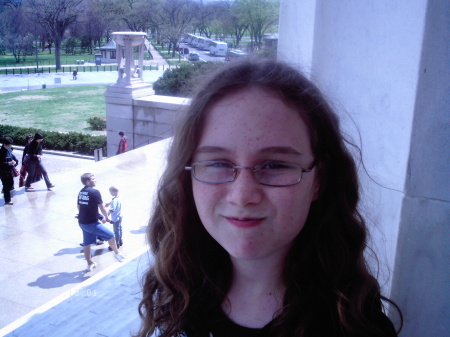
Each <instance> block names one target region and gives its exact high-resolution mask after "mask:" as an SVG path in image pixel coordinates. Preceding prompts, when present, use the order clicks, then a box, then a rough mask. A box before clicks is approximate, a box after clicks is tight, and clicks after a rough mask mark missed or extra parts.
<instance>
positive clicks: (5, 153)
mask: <svg viewBox="0 0 450 337" xmlns="http://www.w3.org/2000/svg"><path fill="white" fill-rule="evenodd" d="M12 151H13V149H12V148H10V149H9V150H7V149H6V147H4V146H3V145H2V147H1V148H0V176H1V177H2V178H8V177H12V175H11V165H9V164H8V163H9V162H10V161H12V160H15V161H16V164H15V165H14V166H17V164H18V160H17V158H16V156H15V155H14V154H13V153H12Z"/></svg>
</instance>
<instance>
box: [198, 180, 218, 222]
mask: <svg viewBox="0 0 450 337" xmlns="http://www.w3.org/2000/svg"><path fill="white" fill-rule="evenodd" d="M192 191H193V194H194V201H195V206H196V207H197V212H198V214H199V216H200V219H201V220H202V221H203V222H204V221H206V219H205V217H206V216H207V215H210V214H212V211H213V210H214V207H215V206H216V205H217V204H218V202H219V200H220V198H221V193H220V188H218V186H214V185H208V184H204V183H200V182H198V181H196V180H194V181H193V182H192Z"/></svg>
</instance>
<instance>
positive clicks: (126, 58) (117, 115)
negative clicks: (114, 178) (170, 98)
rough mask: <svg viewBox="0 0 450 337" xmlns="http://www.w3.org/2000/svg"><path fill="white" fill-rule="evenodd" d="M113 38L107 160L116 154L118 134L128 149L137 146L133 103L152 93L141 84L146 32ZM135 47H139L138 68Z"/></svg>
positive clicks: (121, 34)
mask: <svg viewBox="0 0 450 337" xmlns="http://www.w3.org/2000/svg"><path fill="white" fill-rule="evenodd" d="M112 35H113V39H114V42H115V43H116V55H117V68H118V71H117V75H118V76H117V82H116V83H115V84H113V85H109V86H108V88H107V89H106V92H105V101H106V128H107V149H108V157H111V156H113V155H115V153H116V151H117V147H118V144H119V140H120V137H119V135H118V133H119V132H120V131H123V132H124V133H125V136H126V137H127V138H128V150H132V149H134V148H135V147H137V146H139V144H136V143H135V137H134V133H135V132H134V131H135V128H134V117H135V116H134V114H133V106H134V100H135V99H136V98H140V97H145V96H150V95H153V94H154V91H153V89H152V86H151V85H150V84H148V83H145V82H144V81H143V78H144V77H143V69H144V42H145V38H146V33H144V32H115V33H113V34H112ZM135 48H138V60H137V65H136V60H135V59H134V49H135Z"/></svg>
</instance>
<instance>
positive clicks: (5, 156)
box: [0, 137, 18, 205]
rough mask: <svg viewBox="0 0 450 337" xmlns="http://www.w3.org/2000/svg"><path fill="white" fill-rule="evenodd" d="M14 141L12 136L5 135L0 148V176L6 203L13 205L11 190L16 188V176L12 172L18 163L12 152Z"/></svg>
mask: <svg viewBox="0 0 450 337" xmlns="http://www.w3.org/2000/svg"><path fill="white" fill-rule="evenodd" d="M12 143H13V140H12V138H10V137H5V138H4V139H3V144H2V147H1V149H0V178H1V180H2V184H3V195H4V197H5V205H13V202H12V201H11V190H12V189H13V188H14V176H13V174H12V172H11V167H16V166H17V163H18V160H17V158H16V157H15V156H14V154H13V153H12V150H13V149H12Z"/></svg>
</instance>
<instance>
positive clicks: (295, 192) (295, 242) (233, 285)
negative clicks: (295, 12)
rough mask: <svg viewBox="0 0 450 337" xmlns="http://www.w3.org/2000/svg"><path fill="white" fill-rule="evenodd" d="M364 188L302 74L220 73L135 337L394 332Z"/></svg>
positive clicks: (179, 161)
mask: <svg viewBox="0 0 450 337" xmlns="http://www.w3.org/2000/svg"><path fill="white" fill-rule="evenodd" d="M358 184H359V183H358V177H357V173H356V168H355V162H354V160H353V158H352V156H351V155H350V153H349V151H348V150H347V148H346V145H345V141H344V139H343V137H342V135H341V133H340V130H339V124H338V118H337V116H336V115H335V113H334V112H333V111H332V110H331V108H330V106H329V105H328V104H327V102H326V101H325V99H324V98H323V96H322V94H321V93H320V91H319V90H318V89H317V88H316V87H315V86H314V85H313V84H312V83H311V82H310V81H309V80H307V79H306V78H305V77H304V76H303V75H301V74H300V73H299V72H298V71H297V70H296V69H294V68H291V67H290V66H287V65H285V64H283V63H279V62H276V61H269V60H250V59H247V60H244V61H240V62H238V63H236V62H233V63H231V64H230V65H228V66H227V67H226V68H224V69H221V70H220V71H218V72H217V73H215V74H213V75H212V76H211V78H210V79H208V80H206V81H205V82H204V83H203V85H202V86H201V87H200V88H199V90H198V91H197V93H196V95H195V96H194V98H193V100H192V102H191V104H190V106H189V109H188V111H187V114H186V115H185V116H184V119H183V121H182V123H181V124H180V127H179V128H178V130H177V131H176V132H175V135H174V138H173V143H172V146H171V149H170V152H169V156H168V165H167V168H166V171H165V173H164V175H163V177H162V179H161V182H160V186H159V191H158V198H157V201H156V206H155V211H154V214H153V215H152V218H151V220H150V223H149V232H148V234H149V241H150V244H151V248H152V251H153V253H154V255H155V263H154V265H153V266H151V268H150V269H149V271H148V272H147V274H146V276H145V282H144V285H143V299H142V301H141V303H140V307H139V312H140V315H141V317H142V319H143V321H142V326H141V330H140V332H139V333H138V336H141V337H142V336H150V335H151V334H154V335H155V336H164V337H169V336H170V337H172V336H188V337H211V336H213V337H222V336H233V337H235V336H277V337H281V336H283V337H292V336H305V337H309V336H324V337H332V336H396V335H397V332H396V331H395V329H394V326H393V324H392V323H391V321H390V319H389V318H388V317H387V316H386V314H385V312H384V306H383V301H384V302H386V301H387V302H390V301H389V300H388V299H386V298H385V297H383V296H382V295H381V293H380V287H379V284H378V282H377V280H376V279H375V278H374V277H373V275H371V273H370V271H369V269H368V267H367V262H366V260H365V257H364V254H363V253H364V249H365V248H366V237H367V228H366V225H365V222H364V220H363V218H362V217H361V215H360V214H359V212H358V201H359V185H358ZM391 303H392V302H391ZM394 306H395V304H394Z"/></svg>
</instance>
